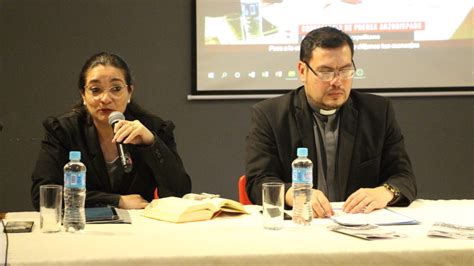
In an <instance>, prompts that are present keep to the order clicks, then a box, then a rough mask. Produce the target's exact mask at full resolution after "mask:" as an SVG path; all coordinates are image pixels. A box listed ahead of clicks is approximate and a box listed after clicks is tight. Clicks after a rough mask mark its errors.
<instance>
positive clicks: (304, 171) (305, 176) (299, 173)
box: [292, 167, 313, 184]
mask: <svg viewBox="0 0 474 266" xmlns="http://www.w3.org/2000/svg"><path fill="white" fill-rule="evenodd" d="M292 179H293V183H300V184H312V183H313V169H312V168H305V167H294V168H293V174H292Z"/></svg>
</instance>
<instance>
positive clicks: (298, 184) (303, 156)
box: [291, 148, 313, 225]
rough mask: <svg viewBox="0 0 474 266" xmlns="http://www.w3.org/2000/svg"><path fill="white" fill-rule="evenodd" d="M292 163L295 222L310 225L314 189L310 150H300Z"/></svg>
mask: <svg viewBox="0 0 474 266" xmlns="http://www.w3.org/2000/svg"><path fill="white" fill-rule="evenodd" d="M296 155H297V156H298V158H296V159H295V160H294V161H293V162H292V163H291V167H292V170H293V172H292V181H293V184H292V185H293V222H295V223H297V224H301V225H310V224H311V221H312V220H313V210H312V207H311V193H312V190H311V189H312V188H313V163H312V162H311V160H310V159H308V148H298V149H297V150H296Z"/></svg>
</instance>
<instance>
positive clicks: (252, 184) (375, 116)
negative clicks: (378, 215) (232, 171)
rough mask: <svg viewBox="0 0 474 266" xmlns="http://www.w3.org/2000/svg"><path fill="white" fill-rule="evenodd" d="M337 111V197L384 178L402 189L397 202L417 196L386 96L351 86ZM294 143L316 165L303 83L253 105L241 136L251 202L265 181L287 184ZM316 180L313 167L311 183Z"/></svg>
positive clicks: (402, 143)
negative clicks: (246, 129) (305, 150)
mask: <svg viewBox="0 0 474 266" xmlns="http://www.w3.org/2000/svg"><path fill="white" fill-rule="evenodd" d="M339 112H340V114H339V115H340V122H339V144H338V149H339V150H338V153H337V154H338V155H337V156H338V157H337V162H336V183H337V185H338V186H339V191H341V193H343V195H340V196H341V198H344V199H347V198H348V197H349V196H350V194H352V193H353V192H355V191H356V190H357V189H359V188H373V187H377V186H380V185H381V184H383V183H389V184H391V185H393V186H394V187H396V188H398V189H399V190H400V192H401V195H402V198H401V200H400V201H398V203H397V205H408V204H409V203H410V202H411V201H413V200H414V199H415V197H416V183H415V177H414V175H413V171H412V168H411V162H410V159H409V158H408V154H407V152H406V151H405V148H404V142H403V135H402V133H401V130H400V128H399V126H398V124H397V121H396V120H395V114H394V111H393V107H392V106H391V104H390V102H389V101H388V100H387V99H385V98H383V97H380V96H375V95H371V94H363V93H360V92H357V91H354V90H352V91H351V94H350V97H349V99H348V101H347V102H346V103H345V104H344V105H343V106H342V107H341V109H340V110H339ZM298 147H307V148H308V153H309V155H308V158H309V159H310V160H311V161H312V162H313V163H314V164H315V165H316V155H317V153H316V145H315V137H314V132H313V118H312V110H311V108H310V106H309V104H308V102H307V99H306V94H305V91H304V87H300V88H298V89H296V90H294V91H291V92H289V93H287V94H285V95H283V96H280V97H277V98H273V99H268V100H265V101H262V102H259V103H257V104H256V105H254V106H253V108H252V123H251V128H250V132H249V134H248V136H247V139H246V152H247V157H246V176H247V187H246V189H247V193H248V194H249V197H250V199H251V201H252V202H254V203H261V201H262V199H261V197H262V194H261V189H262V184H263V183H265V182H270V181H277V182H278V181H279V182H282V181H283V182H284V183H285V189H286V190H288V188H289V187H290V186H291V162H292V161H293V160H294V159H295V158H296V148H298ZM317 181H318V178H317V171H315V170H313V185H314V187H315V188H317V185H318V183H317Z"/></svg>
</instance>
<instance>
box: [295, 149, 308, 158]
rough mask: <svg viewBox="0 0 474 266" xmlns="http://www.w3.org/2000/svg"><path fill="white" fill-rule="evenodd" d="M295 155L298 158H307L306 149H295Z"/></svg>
mask: <svg viewBox="0 0 474 266" xmlns="http://www.w3.org/2000/svg"><path fill="white" fill-rule="evenodd" d="M296 155H297V156H298V157H307V156H308V148H298V149H296Z"/></svg>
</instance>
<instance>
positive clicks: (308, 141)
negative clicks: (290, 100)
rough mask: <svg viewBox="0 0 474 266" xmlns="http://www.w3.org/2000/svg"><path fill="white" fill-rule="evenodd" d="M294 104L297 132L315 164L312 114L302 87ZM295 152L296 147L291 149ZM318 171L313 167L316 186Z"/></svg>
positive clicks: (315, 184) (315, 154)
mask: <svg viewBox="0 0 474 266" xmlns="http://www.w3.org/2000/svg"><path fill="white" fill-rule="evenodd" d="M295 93H297V95H296V97H295V100H294V105H295V110H296V111H295V120H296V124H297V127H298V132H299V134H300V137H301V141H302V142H303V145H302V146H303V147H306V148H308V158H309V159H310V160H311V161H312V162H313V165H316V162H317V160H316V159H317V153H316V143H315V142H314V130H313V116H312V111H311V108H310V107H309V105H308V100H307V99H306V93H305V91H304V87H300V89H298V91H297V92H295ZM293 153H295V154H296V148H295V150H294V151H292V154H293ZM317 174H318V172H317V171H316V169H314V168H313V184H314V186H315V187H317V185H318V183H317V181H318V178H317Z"/></svg>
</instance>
